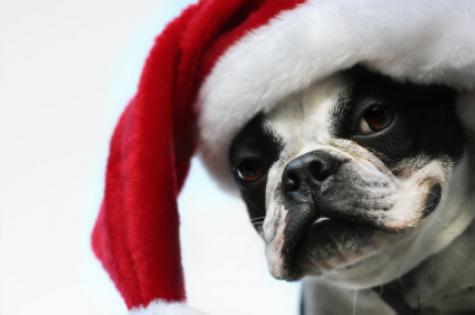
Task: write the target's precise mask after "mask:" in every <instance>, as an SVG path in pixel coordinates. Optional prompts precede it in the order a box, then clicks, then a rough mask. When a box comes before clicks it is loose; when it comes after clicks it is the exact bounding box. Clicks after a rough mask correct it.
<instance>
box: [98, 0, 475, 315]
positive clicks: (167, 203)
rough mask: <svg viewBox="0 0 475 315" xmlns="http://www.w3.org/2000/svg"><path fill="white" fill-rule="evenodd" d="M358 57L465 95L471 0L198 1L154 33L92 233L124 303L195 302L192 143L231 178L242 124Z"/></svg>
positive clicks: (141, 309)
mask: <svg viewBox="0 0 475 315" xmlns="http://www.w3.org/2000/svg"><path fill="white" fill-rule="evenodd" d="M356 64H361V65H364V66H366V67H368V68H371V69H373V70H376V71H379V72H381V73H384V74H387V75H389V76H392V77H393V78H395V79H400V80H409V81H412V82H417V83H440V84H445V85H449V86H451V87H454V88H456V89H457V90H459V91H460V92H461V93H460V94H461V95H464V97H461V98H460V101H461V102H462V101H464V102H469V103H471V102H473V100H474V98H473V91H474V90H475V6H474V5H473V1H471V0H459V1H453V0H398V1H379V0H331V1H329V0H226V1H224V0H202V1H199V2H198V3H197V4H194V5H192V6H190V7H189V8H188V9H186V10H185V11H184V12H183V13H182V14H181V15H180V16H179V17H178V18H177V19H175V20H174V21H173V22H171V23H170V24H169V25H168V26H167V27H166V29H165V30H164V31H163V33H162V34H161V35H160V36H158V37H157V39H156V41H155V44H154V47H153V48H152V50H151V52H150V55H149V57H148V59H147V61H146V64H145V66H144V69H143V73H142V77H141V79H140V84H139V86H138V91H137V94H136V95H135V97H134V98H133V99H132V100H131V102H130V103H129V104H128V106H127V107H126V109H125V111H124V113H123V114H122V117H121V118H120V121H119V123H118V125H117V127H116V129H115V132H114V135H113V137H112V141H111V148H110V156H109V160H108V165H107V173H106V186H105V195H104V200H103V203H102V207H101V209H100V213H99V217H98V219H97V223H96V226H95V229H94V233H93V248H94V251H95V253H96V254H97V256H98V257H99V259H100V260H101V262H102V263H103V265H104V267H105V269H106V270H107V271H108V272H109V274H110V276H111V278H112V280H113V281H114V283H115V285H116V286H117V288H118V290H119V291H120V293H121V294H122V296H123V298H124V300H125V302H126V304H127V306H128V308H129V309H130V310H131V313H132V314H171V313H173V314H192V313H193V312H192V311H191V310H190V309H188V308H186V306H185V305H184V304H183V303H184V302H185V288H184V279H183V272H182V268H181V261H180V243H179V218H178V213H177V197H178V194H179V192H180V190H181V188H182V186H183V183H184V181H185V179H186V176H187V172H188V169H189V165H190V159H191V157H192V156H193V154H194V153H195V151H198V152H199V154H200V155H201V156H202V158H203V160H204V162H205V164H206V165H207V167H208V168H209V170H210V172H211V174H212V175H213V176H214V177H215V178H216V180H217V181H218V182H219V183H221V184H222V186H223V187H226V188H230V189H232V187H233V183H232V180H231V172H230V169H229V165H228V148H229V145H230V142H231V140H232V139H233V137H234V136H235V135H236V134H237V132H238V131H239V130H240V128H242V127H243V126H244V125H245V124H246V122H248V121H249V120H250V119H251V118H252V117H254V116H255V115H256V114H257V113H258V112H266V111H269V110H271V109H272V108H273V107H274V106H276V105H277V104H278V103H279V101H281V100H282V99H284V98H286V97H287V96H289V95H291V94H293V93H296V92H298V91H300V90H303V89H305V88H306V87H308V86H309V85H310V84H312V83H313V82H315V81H317V80H319V79H321V78H324V77H326V76H328V75H330V74H332V73H335V72H337V71H340V70H343V69H347V68H349V67H352V66H354V65H356ZM471 107H472V108H473V107H474V106H471ZM465 109H468V107H465ZM466 117H467V115H464V116H463V117H462V118H464V119H465V120H470V119H466ZM196 211H199V209H196ZM167 312H170V313H167ZM193 314H194V313H193Z"/></svg>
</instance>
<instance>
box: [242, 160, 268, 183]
mask: <svg viewBox="0 0 475 315" xmlns="http://www.w3.org/2000/svg"><path fill="white" fill-rule="evenodd" d="M264 173H265V171H264V166H263V165H262V163H261V162H260V161H259V160H258V159H255V158H247V159H244V160H242V161H241V162H239V163H238V165H237V166H236V168H235V169H234V174H235V176H236V178H237V179H239V180H240V181H242V182H244V183H252V182H255V181H257V180H259V179H260V178H261V177H262V176H264Z"/></svg>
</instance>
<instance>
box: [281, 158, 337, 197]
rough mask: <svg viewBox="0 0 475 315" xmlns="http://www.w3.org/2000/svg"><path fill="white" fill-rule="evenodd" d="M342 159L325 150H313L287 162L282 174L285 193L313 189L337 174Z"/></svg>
mask: <svg viewBox="0 0 475 315" xmlns="http://www.w3.org/2000/svg"><path fill="white" fill-rule="evenodd" d="M341 163H342V162H341V160H340V159H338V158H337V157H335V156H334V155H332V154H330V153H328V152H325V151H320V150H319V151H312V152H309V153H306V154H304V155H302V156H299V157H298V158H296V159H294V160H292V161H290V162H289V164H287V166H286V167H285V169H284V173H283V175H282V188H283V192H284V194H285V195H287V194H290V193H294V192H306V191H309V190H310V191H313V190H314V189H315V188H316V186H319V185H320V184H321V182H322V181H324V180H325V179H327V178H328V177H329V176H331V175H333V174H335V173H336V172H337V171H338V169H339V168H340V165H341Z"/></svg>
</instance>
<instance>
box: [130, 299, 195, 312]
mask: <svg viewBox="0 0 475 315" xmlns="http://www.w3.org/2000/svg"><path fill="white" fill-rule="evenodd" d="M129 315H204V314H203V313H201V312H198V311H195V310H193V309H191V308H189V307H188V306H187V305H185V304H183V303H169V302H165V301H162V300H156V301H153V302H151V303H150V304H149V305H148V306H147V307H138V308H133V309H132V310H130V312H129Z"/></svg>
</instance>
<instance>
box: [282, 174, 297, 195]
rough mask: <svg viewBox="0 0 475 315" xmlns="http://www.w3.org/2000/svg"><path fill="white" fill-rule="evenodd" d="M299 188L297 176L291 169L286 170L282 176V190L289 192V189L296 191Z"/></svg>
mask: <svg viewBox="0 0 475 315" xmlns="http://www.w3.org/2000/svg"><path fill="white" fill-rule="evenodd" d="M299 188H300V181H299V179H298V176H297V175H296V174H295V173H294V172H292V171H289V172H287V174H285V178H284V190H285V191H286V192H291V191H296V190H298V189H299Z"/></svg>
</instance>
